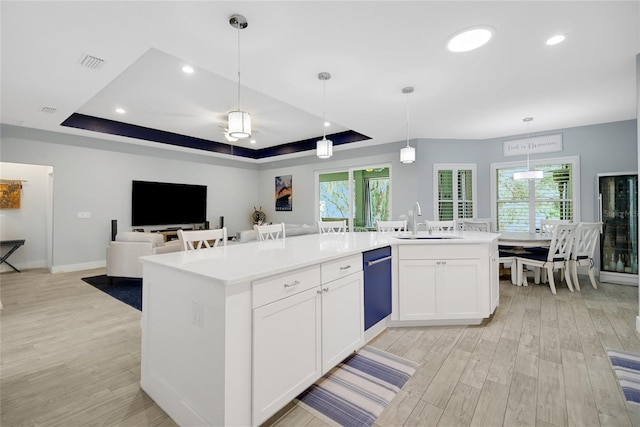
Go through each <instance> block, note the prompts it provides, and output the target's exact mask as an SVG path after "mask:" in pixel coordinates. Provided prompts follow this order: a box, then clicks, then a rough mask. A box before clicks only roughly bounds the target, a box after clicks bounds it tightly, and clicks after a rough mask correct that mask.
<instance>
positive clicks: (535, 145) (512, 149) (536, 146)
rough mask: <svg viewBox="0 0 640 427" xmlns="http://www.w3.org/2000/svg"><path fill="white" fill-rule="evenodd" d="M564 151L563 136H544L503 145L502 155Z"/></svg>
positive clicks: (513, 140)
mask: <svg viewBox="0 0 640 427" xmlns="http://www.w3.org/2000/svg"><path fill="white" fill-rule="evenodd" d="M556 151H562V134H561V133H554V134H552V135H542V136H536V137H533V138H520V139H511V140H509V141H504V142H503V143H502V155H503V156H504V157H509V156H524V155H526V154H527V153H529V154H540V153H553V152H556Z"/></svg>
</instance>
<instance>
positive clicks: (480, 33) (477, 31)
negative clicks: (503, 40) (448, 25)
mask: <svg viewBox="0 0 640 427" xmlns="http://www.w3.org/2000/svg"><path fill="white" fill-rule="evenodd" d="M494 32H495V30H494V29H493V27H489V26H487V25H481V26H476V27H471V28H466V29H464V30H462V31H459V32H457V33H455V34H454V35H453V36H451V37H450V38H449V40H448V41H447V49H449V50H450V51H451V52H468V51H470V50H473V49H477V48H479V47H480V46H483V45H485V44H486V43H487V42H488V41H489V40H490V39H491V37H492V36H493V33H494Z"/></svg>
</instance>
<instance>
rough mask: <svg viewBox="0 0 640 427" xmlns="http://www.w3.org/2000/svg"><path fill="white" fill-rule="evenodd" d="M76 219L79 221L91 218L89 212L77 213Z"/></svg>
mask: <svg viewBox="0 0 640 427" xmlns="http://www.w3.org/2000/svg"><path fill="white" fill-rule="evenodd" d="M78 218H80V219H87V218H91V212H78Z"/></svg>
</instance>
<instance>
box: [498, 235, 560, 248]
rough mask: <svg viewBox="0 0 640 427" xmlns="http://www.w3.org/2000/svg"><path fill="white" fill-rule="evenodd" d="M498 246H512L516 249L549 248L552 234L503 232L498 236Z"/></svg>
mask: <svg viewBox="0 0 640 427" xmlns="http://www.w3.org/2000/svg"><path fill="white" fill-rule="evenodd" d="M498 245H500V246H510V247H513V248H514V249H518V248H522V249H524V248H533V247H549V245H551V233H529V232H526V231H502V232H500V236H498Z"/></svg>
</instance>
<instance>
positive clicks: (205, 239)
mask: <svg viewBox="0 0 640 427" xmlns="http://www.w3.org/2000/svg"><path fill="white" fill-rule="evenodd" d="M178 238H179V239H180V242H182V247H183V249H184V250H185V251H193V250H196V249H203V248H215V247H217V246H220V245H222V246H227V227H222V228H218V229H216V230H193V231H185V230H178Z"/></svg>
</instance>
